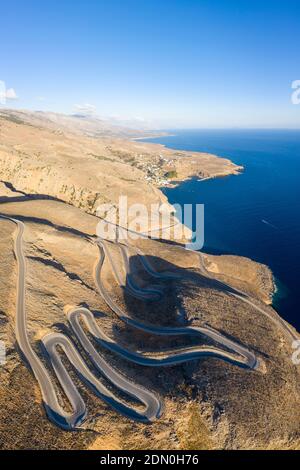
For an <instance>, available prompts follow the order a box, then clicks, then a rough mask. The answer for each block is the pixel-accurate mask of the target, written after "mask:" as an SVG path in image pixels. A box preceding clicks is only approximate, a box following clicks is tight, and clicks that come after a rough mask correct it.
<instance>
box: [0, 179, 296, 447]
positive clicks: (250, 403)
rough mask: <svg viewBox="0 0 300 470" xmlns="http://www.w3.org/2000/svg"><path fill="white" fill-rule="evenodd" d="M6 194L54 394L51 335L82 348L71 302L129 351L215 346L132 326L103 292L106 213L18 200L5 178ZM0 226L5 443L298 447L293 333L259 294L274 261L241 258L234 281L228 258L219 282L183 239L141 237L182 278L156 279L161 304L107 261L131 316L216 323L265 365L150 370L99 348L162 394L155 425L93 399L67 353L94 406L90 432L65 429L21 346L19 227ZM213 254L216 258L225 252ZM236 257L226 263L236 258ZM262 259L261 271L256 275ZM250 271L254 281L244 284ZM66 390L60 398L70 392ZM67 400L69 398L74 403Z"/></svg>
mask: <svg viewBox="0 0 300 470" xmlns="http://www.w3.org/2000/svg"><path fill="white" fill-rule="evenodd" d="M1 190H3V191H5V195H6V197H9V198H10V199H7V200H6V202H3V203H2V204H1V213H2V214H6V215H9V216H11V217H15V218H17V219H18V220H21V221H23V222H24V224H25V233H24V252H25V256H26V263H27V276H26V288H27V291H26V309H27V328H28V333H29V338H30V342H31V344H32V345H33V347H34V349H35V351H36V352H37V354H38V355H39V357H40V359H41V360H42V362H43V363H44V364H45V366H46V367H47V369H48V370H49V373H50V374H51V377H52V379H53V382H54V384H55V387H56V390H59V386H58V385H57V382H55V379H54V375H53V372H52V371H51V367H49V365H48V362H47V359H46V356H45V354H44V352H43V350H42V349H41V346H40V339H41V338H42V337H43V336H44V335H45V333H47V332H49V331H59V332H63V333H64V334H67V335H68V336H69V337H70V338H71V339H72V341H73V342H74V344H75V345H76V347H78V348H79V350H81V349H80V347H79V345H78V343H77V341H76V339H75V338H74V336H73V334H72V333H71V331H70V329H69V327H68V322H67V318H66V313H65V311H66V306H70V305H84V306H85V307H87V306H88V307H89V309H91V311H92V312H93V314H94V316H95V318H96V321H97V324H98V325H99V326H100V327H101V328H102V329H103V330H104V331H105V332H106V334H107V335H108V336H109V337H111V338H113V339H115V340H116V341H117V342H118V344H120V345H121V346H122V347H123V346H124V347H126V348H128V349H131V350H138V351H142V352H144V354H145V355H146V356H147V355H148V354H149V351H154V352H155V351H156V352H158V351H163V350H167V349H168V350H169V349H172V348H174V347H177V348H178V347H181V348H183V347H186V346H187V345H191V344H193V345H194V346H195V345H197V344H199V343H200V344H203V345H205V344H206V345H207V344H210V343H211V340H209V339H207V338H205V337H203V338H202V339H201V340H200V339H199V338H186V339H184V340H182V339H180V338H178V337H173V338H172V337H171V338H168V337H163V336H162V337H159V336H155V335H150V334H146V333H142V332H140V331H139V330H137V329H136V328H133V327H129V326H126V324H125V323H124V322H122V321H121V320H119V319H118V318H117V317H116V315H114V314H113V313H112V311H111V310H110V308H109V307H108V306H107V304H106V302H105V301H104V299H103V298H102V297H101V295H100V294H99V292H98V291H97V289H96V283H95V278H94V266H95V263H96V262H97V260H98V257H99V251H98V249H97V247H96V246H95V245H94V244H93V243H92V242H91V241H92V239H93V238H94V236H95V227H96V225H97V223H98V219H97V218H96V217H94V216H93V215H89V214H86V213H84V212H83V211H82V210H79V209H78V208H75V207H72V206H70V205H67V204H65V203H62V202H57V201H52V200H47V199H46V200H42V199H41V200H37V199H36V200H31V199H28V198H27V197H26V196H24V195H23V196H22V195H21V196H20V199H19V200H17V201H16V200H15V197H16V194H15V193H13V192H12V193H9V190H8V188H7V187H6V186H3V185H2V186H1ZM0 233H1V238H0V244H1V247H0V253H1V263H0V271H1V272H0V311H1V317H0V320H1V321H0V336H1V339H2V340H4V341H5V343H6V345H7V354H8V355H7V363H6V365H5V366H4V367H1V368H0V375H1V377H0V389H1V393H0V397H1V398H0V400H1V406H0V410H1V411H0V447H1V448H2V449H4V448H94V449H101V448H102V449H104V448H105V449H113V448H116V449H125V448H146V449H148V448H167V449H180V448H185V449H187V448H195V449H201V448H260V447H262V448H265V447H270V448H288V447H297V446H299V418H300V416H299V409H300V407H299V404H300V403H299V374H298V371H297V368H296V366H294V365H293V363H292V361H291V353H292V349H291V344H290V341H289V339H288V338H287V336H286V333H285V332H284V331H283V330H282V329H281V327H280V325H279V324H278V323H277V322H276V319H277V318H278V317H277V314H276V313H275V312H274V311H273V310H272V308H271V307H270V306H267V305H266V304H265V303H264V302H263V301H262V300H260V299H265V298H266V294H267V292H266V291H265V289H266V284H264V285H263V284H262V283H261V282H260V281H259V279H261V277H260V274H259V272H262V271H265V273H266V276H267V273H268V270H267V268H264V267H262V266H257V265H256V264H255V263H252V262H249V263H250V264H249V263H248V262H243V261H242V262H241V263H240V265H239V269H238V270H237V271H236V272H237V275H238V278H235V277H234V275H235V274H234V273H233V275H232V276H231V277H228V274H227V272H228V266H227V264H226V258H227V257H222V262H220V263H219V264H218V267H219V269H218V271H219V272H218V273H215V274H213V275H212V276H213V277H212V278H210V277H209V275H207V276H206V275H205V274H204V272H203V269H202V268H201V265H200V261H199V255H198V254H194V253H192V252H186V251H183V250H182V249H181V248H180V247H179V246H177V245H175V244H169V243H161V242H158V241H153V240H144V241H141V240H140V241H139V242H138V245H139V248H140V249H142V250H143V252H144V253H145V255H147V259H148V261H149V262H150V263H151V266H152V267H153V269H155V270H157V272H160V271H166V270H167V271H169V272H174V273H177V274H179V275H180V277H179V279H176V280H174V281H171V280H169V281H168V282H167V283H166V282H163V281H160V280H159V279H157V280H156V281H155V283H156V284H158V285H159V286H160V287H161V288H163V289H164V296H163V297H162V298H161V300H159V301H155V302H145V301H142V300H138V299H135V298H133V297H132V296H131V295H129V294H128V293H127V291H126V290H124V289H123V288H120V286H119V285H118V283H117V282H116V279H115V277H114V275H113V272H112V269H111V266H110V264H109V263H108V262H107V261H105V263H104V269H103V272H102V280H103V285H104V287H105V289H106V290H107V292H108V293H109V294H110V295H111V296H112V297H113V298H114V300H115V301H116V302H117V304H118V305H119V306H120V308H122V309H123V310H124V311H126V312H127V313H128V315H129V316H130V317H131V318H135V319H138V320H139V321H143V322H145V321H146V322H149V323H151V324H155V325H165V326H166V325H169V326H172V327H175V326H183V325H186V324H190V325H193V326H197V325H198V326H200V325H209V326H211V327H213V328H215V329H217V330H218V331H222V332H223V333H224V334H225V335H226V336H228V337H230V338H232V339H234V341H236V342H238V343H241V344H242V345H244V346H246V347H247V348H249V349H250V350H251V351H253V352H254V353H255V354H256V355H257V357H258V359H259V361H260V364H261V366H260V368H259V369H258V370H250V369H245V368H240V367H237V366H236V365H233V364H230V363H227V362H224V361H222V360H221V359H218V358H213V357H212V358H203V359H201V360H197V361H192V362H187V363H185V364H182V365H177V366H173V367H165V368H164V367H158V368H156V367H145V366H139V365H136V364H133V363H132V362H129V361H127V360H125V359H122V358H120V357H119V356H118V355H116V354H113V353H110V352H108V351H107V350H106V349H105V348H103V347H101V346H99V345H97V350H98V351H99V352H100V353H101V354H102V355H103V356H104V357H105V358H106V359H107V361H108V362H109V363H110V364H111V365H112V366H114V367H115V368H116V369H117V370H118V371H119V372H121V373H122V374H124V376H126V377H127V378H129V379H130V380H132V381H133V382H135V383H138V384H141V385H143V386H144V387H146V388H147V389H149V390H152V391H153V392H155V393H156V394H157V395H158V396H160V397H161V398H162V399H163V401H164V404H165V405H164V412H163V415H162V417H161V418H160V419H158V420H157V421H155V422H154V423H153V424H148V425H145V424H141V423H137V422H134V421H131V420H129V419H128V418H125V417H122V416H121V415H120V414H118V413H117V412H116V411H115V410H113V409H112V408H110V407H109V406H108V405H106V404H104V403H103V402H102V401H101V400H100V399H99V398H97V397H95V395H94V394H93V393H92V392H91V390H90V389H88V388H87V387H86V386H85V385H84V384H83V383H82V382H81V381H79V379H78V378H77V376H76V375H75V374H74V371H73V370H72V368H71V367H70V365H69V363H68V361H64V363H65V365H66V367H67V370H68V371H69V372H70V374H71V376H72V377H73V379H74V381H75V383H76V385H77V386H78V388H79V390H80V393H81V394H82V397H83V398H84V401H85V402H86V404H87V408H88V417H87V421H86V423H85V427H86V428H87V430H81V431H80V432H66V431H63V430H60V429H59V428H57V427H56V426H55V425H54V424H52V423H51V422H50V421H49V420H48V418H47V416H46V413H45V409H44V407H43V405H42V400H41V394H40V390H39V387H38V385H37V382H36V380H35V378H34V377H33V375H32V373H31V371H30V369H29V368H28V365H27V364H26V361H24V357H22V355H20V354H19V351H18V347H17V345H16V339H15V332H14V329H15V319H16V284H17V274H18V273H17V264H16V260H15V258H14V255H13V250H14V245H13V239H14V233H15V227H14V225H13V224H12V223H11V222H9V221H7V220H1V221H0ZM132 243H133V242H132ZM111 253H112V256H113V258H114V260H115V262H116V264H117V266H118V268H119V270H120V273H123V274H124V264H123V261H122V257H121V256H120V252H119V250H118V249H117V247H113V248H112V251H111ZM136 257H137V255H136V254H135V253H134V251H132V253H131V257H130V265H132V266H136V259H135V258H136ZM210 262H211V263H212V262H214V263H218V260H216V259H211V261H210ZM231 262H232V261H231V260H230V259H229V266H230V263H231ZM206 263H208V260H207V261H206ZM236 263H239V260H238V259H236ZM255 267H256V268H257V273H258V274H257V275H256V276H255V275H254V274H253V273H254V270H255ZM249 273H251V276H248V274H249ZM133 276H134V279H135V280H136V281H137V282H139V283H141V282H142V284H141V285H144V286H148V285H150V284H153V280H152V281H151V280H149V277H148V276H147V275H146V274H145V272H144V270H143V269H142V267H141V266H140V267H139V269H138V270H137V271H135V273H134V274H133ZM217 278H220V279H221V280H222V281H225V282H229V283H231V284H232V285H235V284H237V285H238V287H239V288H240V289H243V290H244V291H247V292H250V293H251V296H252V297H251V298H252V302H253V303H254V304H255V305H257V306H259V307H260V308H261V309H262V310H263V312H267V313H268V315H269V316H270V317H271V318H273V320H271V319H270V317H268V316H267V315H265V314H264V313H262V312H260V311H258V310H256V309H255V308H254V307H253V305H250V304H248V303H245V302H243V301H242V300H240V299H238V298H235V297H233V296H232V295H230V292H228V291H226V290H225V289H224V288H222V285H221V284H219V283H217V282H216V279H217ZM241 279H244V281H242V280H241ZM246 279H251V281H250V282H249V283H247V281H246ZM274 319H275V322H274ZM81 353H82V354H83V356H84V357H85V358H86V356H85V355H84V353H83V352H82V351H81ZM87 363H89V361H88V360H87ZM89 365H90V367H92V368H93V366H92V365H91V364H89ZM93 370H94V369H93ZM94 373H95V374H96V375H97V376H98V377H100V380H101V381H102V382H103V383H104V384H107V380H106V379H105V378H104V377H103V376H102V377H101V374H97V372H96V371H95V370H94ZM109 387H110V386H109ZM111 388H112V389H113V390H114V391H116V390H115V388H114V387H111ZM59 395H60V396H61V397H62V400H63V395H62V392H59ZM123 399H124V400H125V401H127V402H129V403H130V400H128V397H126V396H125V397H124V396H123ZM63 402H64V403H65V405H64V406H69V405H68V404H67V403H66V402H65V401H64V400H63Z"/></svg>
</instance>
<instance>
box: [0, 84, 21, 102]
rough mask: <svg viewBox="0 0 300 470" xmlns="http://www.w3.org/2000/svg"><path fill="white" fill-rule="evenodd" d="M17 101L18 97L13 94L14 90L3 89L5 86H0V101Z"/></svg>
mask: <svg viewBox="0 0 300 470" xmlns="http://www.w3.org/2000/svg"><path fill="white" fill-rule="evenodd" d="M2 83H3V82H2ZM17 99H18V95H17V93H16V92H15V90H14V88H7V89H5V86H0V100H1V101H6V100H11V101H13V100H17Z"/></svg>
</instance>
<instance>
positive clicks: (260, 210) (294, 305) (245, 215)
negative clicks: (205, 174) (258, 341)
mask: <svg viewBox="0 0 300 470" xmlns="http://www.w3.org/2000/svg"><path fill="white" fill-rule="evenodd" d="M169 133H170V134H173V135H170V136H166V137H159V138H155V139H151V142H158V143H161V144H164V145H166V146H167V147H170V148H172V149H179V150H191V151H201V152H209V153H213V154H216V155H219V156H223V157H227V158H229V159H230V160H232V161H233V162H234V163H237V164H239V165H243V166H244V168H245V170H244V172H243V173H242V174H241V175H239V176H228V177H224V178H215V179H212V180H206V181H197V180H195V179H191V180H188V181H184V182H182V183H181V184H180V185H179V186H178V187H176V188H164V189H163V191H164V193H165V194H166V195H167V197H168V199H169V201H170V202H171V203H180V204H185V203H193V204H196V203H204V205H205V244H204V248H203V251H204V252H207V253H213V254H220V253H224V254H236V255H241V256H247V257H249V258H251V259H253V260H255V261H259V262H261V263H265V264H267V265H268V266H269V267H270V268H271V269H272V271H273V274H274V276H275V280H276V284H277V287H278V290H277V293H276V294H275V295H274V298H273V305H274V307H275V308H276V310H277V311H278V312H279V313H280V315H281V316H282V317H283V318H285V319H286V320H288V321H289V322H290V323H291V324H293V325H294V326H295V327H296V328H297V329H298V331H300V305H299V303H300V131H293V130H288V131H287V130H184V131H178V130H176V131H169ZM148 140H149V139H148Z"/></svg>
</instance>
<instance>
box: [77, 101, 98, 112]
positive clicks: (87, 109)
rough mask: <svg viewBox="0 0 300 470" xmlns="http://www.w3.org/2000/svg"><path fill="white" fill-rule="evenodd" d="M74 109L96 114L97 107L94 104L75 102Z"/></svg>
mask: <svg viewBox="0 0 300 470" xmlns="http://www.w3.org/2000/svg"><path fill="white" fill-rule="evenodd" d="M74 110H75V112H77V113H80V114H87V115H93V114H96V110H97V108H96V106H94V105H93V104H90V103H85V104H75V105H74Z"/></svg>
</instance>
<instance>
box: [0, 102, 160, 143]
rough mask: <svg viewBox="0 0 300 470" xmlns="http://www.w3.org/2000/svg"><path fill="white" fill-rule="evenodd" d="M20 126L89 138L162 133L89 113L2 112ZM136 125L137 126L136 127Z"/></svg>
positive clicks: (130, 136)
mask: <svg viewBox="0 0 300 470" xmlns="http://www.w3.org/2000/svg"><path fill="white" fill-rule="evenodd" d="M1 115H2V116H5V117H6V119H9V120H11V121H14V122H16V123H19V124H29V125H32V126H35V127H39V128H47V129H53V130H55V131H58V132H59V131H60V132H72V133H76V134H78V135H85V136H89V137H95V138H97V137H123V138H124V137H126V138H134V137H142V136H149V137H150V136H154V135H158V134H159V135H162V134H164V133H163V132H160V131H155V130H150V129H149V127H148V125H147V124H146V123H144V126H143V122H142V121H138V120H128V121H122V120H119V119H118V118H111V119H109V118H100V117H98V116H93V115H87V114H81V113H76V114H70V115H68V114H60V113H54V112H45V111H29V110H14V109H0V117H1ZM135 124H136V127H135Z"/></svg>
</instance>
